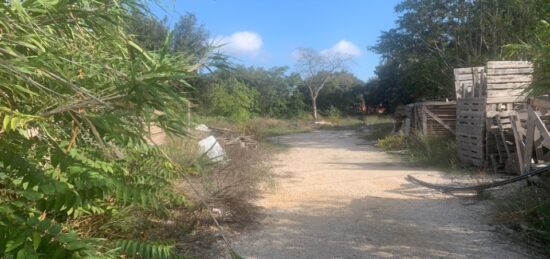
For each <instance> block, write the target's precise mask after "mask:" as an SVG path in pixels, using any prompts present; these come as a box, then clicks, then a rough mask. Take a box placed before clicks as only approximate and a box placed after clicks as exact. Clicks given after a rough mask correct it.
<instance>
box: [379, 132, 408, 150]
mask: <svg viewBox="0 0 550 259" xmlns="http://www.w3.org/2000/svg"><path fill="white" fill-rule="evenodd" d="M376 146H377V147H379V148H381V149H384V150H388V151H391V150H403V149H407V148H408V143H407V138H406V137H405V136H404V135H402V134H396V135H389V136H385V137H383V138H381V139H379V140H378V143H377V144H376Z"/></svg>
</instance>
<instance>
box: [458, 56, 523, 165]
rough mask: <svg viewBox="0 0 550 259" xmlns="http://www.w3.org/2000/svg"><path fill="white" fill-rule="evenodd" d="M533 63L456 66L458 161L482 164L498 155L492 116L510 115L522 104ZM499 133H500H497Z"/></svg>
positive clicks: (500, 62) (517, 62) (490, 63)
mask: <svg viewBox="0 0 550 259" xmlns="http://www.w3.org/2000/svg"><path fill="white" fill-rule="evenodd" d="M532 72H533V65H532V64H531V63H530V62H525V61H490V62H488V63H487V65H486V66H485V67H469V68H457V69H455V70H454V74H455V90H456V96H457V127H456V140H457V149H458V157H459V159H460V160H461V162H462V163H464V164H467V165H474V166H479V167H481V166H483V165H484V164H485V161H491V159H497V160H498V161H499V162H502V158H500V157H495V156H497V155H498V154H502V152H500V153H499V150H498V148H499V147H500V146H497V145H499V144H498V141H497V140H498V139H497V138H496V137H495V134H497V133H499V132H497V131H496V130H497V127H496V126H495V124H494V123H492V120H493V118H495V116H501V117H502V116H504V117H505V116H510V114H511V113H513V112H514V111H516V110H518V109H520V108H522V107H523V104H524V103H525V100H526V97H527V93H526V91H525V89H526V88H527V87H528V86H529V84H530V83H531V80H532V75H531V74H532ZM499 134H500V133H499Z"/></svg>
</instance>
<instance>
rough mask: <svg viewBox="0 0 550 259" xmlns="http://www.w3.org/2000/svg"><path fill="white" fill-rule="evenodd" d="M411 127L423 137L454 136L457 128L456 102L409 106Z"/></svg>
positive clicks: (425, 103) (422, 103)
mask: <svg viewBox="0 0 550 259" xmlns="http://www.w3.org/2000/svg"><path fill="white" fill-rule="evenodd" d="M407 113H409V115H408V116H407V117H408V118H409V120H410V127H411V128H412V129H413V130H414V131H415V132H417V133H419V134H423V135H432V134H438V135H452V134H454V133H455V128H456V102H454V101H449V102H433V101H432V102H420V103H413V104H409V105H408V106H407Z"/></svg>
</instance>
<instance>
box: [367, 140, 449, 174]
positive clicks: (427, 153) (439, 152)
mask: <svg viewBox="0 0 550 259" xmlns="http://www.w3.org/2000/svg"><path fill="white" fill-rule="evenodd" d="M376 146H377V147H379V148H381V149H383V150H386V151H401V150H404V151H406V152H405V155H406V159H407V160H409V161H411V162H413V163H416V164H420V165H428V166H436V167H440V168H450V169H456V168H457V161H458V159H457V157H456V153H457V152H456V144H455V141H454V138H452V137H448V136H438V135H430V136H422V135H410V136H404V135H402V134H390V135H388V134H386V136H383V137H381V138H379V139H378V142H377V144H376Z"/></svg>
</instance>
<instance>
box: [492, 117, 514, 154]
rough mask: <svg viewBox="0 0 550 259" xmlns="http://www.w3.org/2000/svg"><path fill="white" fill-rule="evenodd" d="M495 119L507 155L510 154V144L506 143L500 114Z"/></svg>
mask: <svg viewBox="0 0 550 259" xmlns="http://www.w3.org/2000/svg"><path fill="white" fill-rule="evenodd" d="M495 119H496V121H497V125H498V132H499V135H500V139H501V141H502V143H504V150H506V155H508V156H510V149H509V148H508V145H506V137H505V136H504V129H503V128H502V122H501V121H500V116H498V115H497V117H496V118H495Z"/></svg>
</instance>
